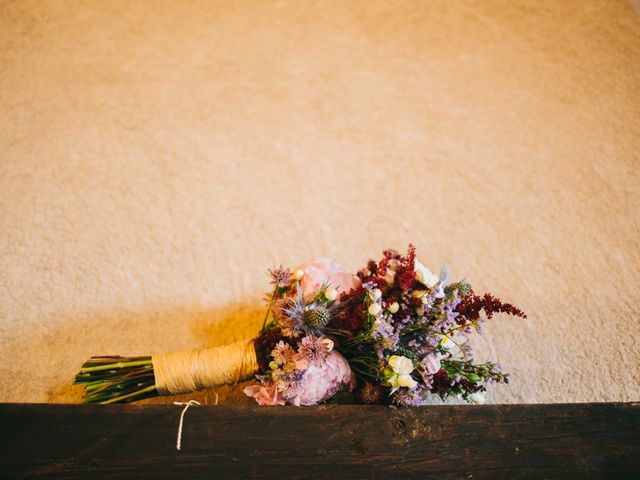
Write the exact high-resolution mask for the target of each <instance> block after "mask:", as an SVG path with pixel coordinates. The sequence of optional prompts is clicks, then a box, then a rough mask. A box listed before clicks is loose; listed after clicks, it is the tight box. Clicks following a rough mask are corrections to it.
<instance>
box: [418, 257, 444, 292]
mask: <svg viewBox="0 0 640 480" xmlns="http://www.w3.org/2000/svg"><path fill="white" fill-rule="evenodd" d="M414 270H415V272H416V280H418V281H419V282H420V283H422V284H423V285H426V286H427V287H429V288H433V287H434V286H435V284H436V283H438V281H439V280H440V278H439V277H438V276H437V275H436V274H435V273H433V272H432V271H431V270H429V269H428V268H427V267H425V266H424V265H423V264H422V263H420V262H419V261H418V260H416V262H415V267H414Z"/></svg>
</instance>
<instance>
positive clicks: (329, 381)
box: [244, 350, 356, 406]
mask: <svg viewBox="0 0 640 480" xmlns="http://www.w3.org/2000/svg"><path fill="white" fill-rule="evenodd" d="M355 384H356V377H355V375H354V374H353V372H352V371H351V368H350V367H349V362H347V359H346V358H344V357H343V356H342V355H341V354H339V353H338V352H336V351H335V350H334V351H332V352H331V353H329V355H328V356H327V359H326V360H325V362H324V363H323V365H322V366H321V367H316V366H310V367H309V368H308V369H307V370H306V371H305V372H304V375H303V377H302V379H301V381H300V383H299V385H300V387H299V388H300V393H298V394H297V395H296V396H295V397H293V398H290V399H289V401H290V403H291V404H293V405H298V406H299V405H315V404H317V403H320V402H323V401H325V400H326V399H328V398H330V397H332V396H333V395H335V394H336V393H337V392H339V391H340V390H353V388H354V387H355ZM244 393H245V394H246V395H248V396H250V397H253V398H255V399H256V402H258V404H259V405H284V404H285V403H286V401H285V398H284V395H283V394H282V393H281V392H278V387H277V385H276V384H275V383H269V384H266V385H251V386H250V387H246V388H245V389H244Z"/></svg>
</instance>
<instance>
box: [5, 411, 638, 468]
mask: <svg viewBox="0 0 640 480" xmlns="http://www.w3.org/2000/svg"><path fill="white" fill-rule="evenodd" d="M181 411H182V407H180V406H174V405H145V406H139V405H133V406H132V405H126V406H123V405H113V406H88V405H46V404H1V405H0V421H1V424H2V440H1V445H2V447H1V448H0V478H14V477H28V478H155V479H158V478H185V477H189V478H287V479H296V478H305V479H313V478H336V479H341V478H421V479H423V478H473V479H477V478H604V477H610V478H631V477H633V476H634V474H637V473H638V472H640V461H639V458H640V442H639V440H640V433H639V432H640V428H639V427H640V415H639V413H640V404H638V403H627V404H620V403H607V404H594V403H591V404H550V405H484V406H464V405H450V406H439V407H422V408H412V409H402V410H400V409H391V408H387V407H378V406H376V407H373V406H371V407H367V406H318V407H308V408H294V407H288V408H260V407H244V406H243V407H231V406H194V407H192V408H190V409H189V410H188V411H187V413H186V415H185V423H184V431H183V439H182V450H181V451H177V450H176V434H177V427H178V422H179V418H180V413H181Z"/></svg>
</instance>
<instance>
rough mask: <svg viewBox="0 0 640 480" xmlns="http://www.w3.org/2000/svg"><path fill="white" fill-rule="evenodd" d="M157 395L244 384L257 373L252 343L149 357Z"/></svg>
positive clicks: (232, 344)
mask: <svg viewBox="0 0 640 480" xmlns="http://www.w3.org/2000/svg"><path fill="white" fill-rule="evenodd" d="M151 361H152V362H153V373H154V375H155V380H156V389H157V390H158V393H159V394H161V395H175V394H178V393H189V392H195V391H196V390H202V389H204V388H213V387H216V386H219V385H230V384H234V383H238V382H239V381H241V380H245V379H247V378H249V377H250V376H252V375H253V374H254V373H256V372H257V371H258V361H257V360H256V351H255V349H254V347H253V340H250V341H248V342H247V341H246V340H242V341H240V342H235V343H231V344H229V345H224V346H222V347H211V348H205V349H202V350H182V351H180V352H172V353H166V354H160V355H153V356H152V357H151Z"/></svg>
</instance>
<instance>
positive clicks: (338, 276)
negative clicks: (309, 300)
mask: <svg viewBox="0 0 640 480" xmlns="http://www.w3.org/2000/svg"><path fill="white" fill-rule="evenodd" d="M297 269H301V270H303V271H304V276H303V277H302V279H301V280H300V286H301V287H302V292H303V293H304V295H305V297H310V296H312V295H313V294H314V293H315V292H317V291H318V289H319V288H320V287H321V286H322V285H323V284H325V283H330V284H331V287H333V288H335V289H336V290H337V291H338V293H343V292H348V291H349V290H351V289H352V288H356V287H358V286H359V285H360V279H359V278H358V277H356V276H354V275H352V274H351V273H349V272H347V271H346V270H345V269H344V268H342V266H341V265H340V264H339V263H338V262H336V261H335V260H334V259H332V258H327V257H320V258H314V259H313V260H309V261H308V262H305V263H303V264H301V265H298V267H296V270H297Z"/></svg>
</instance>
